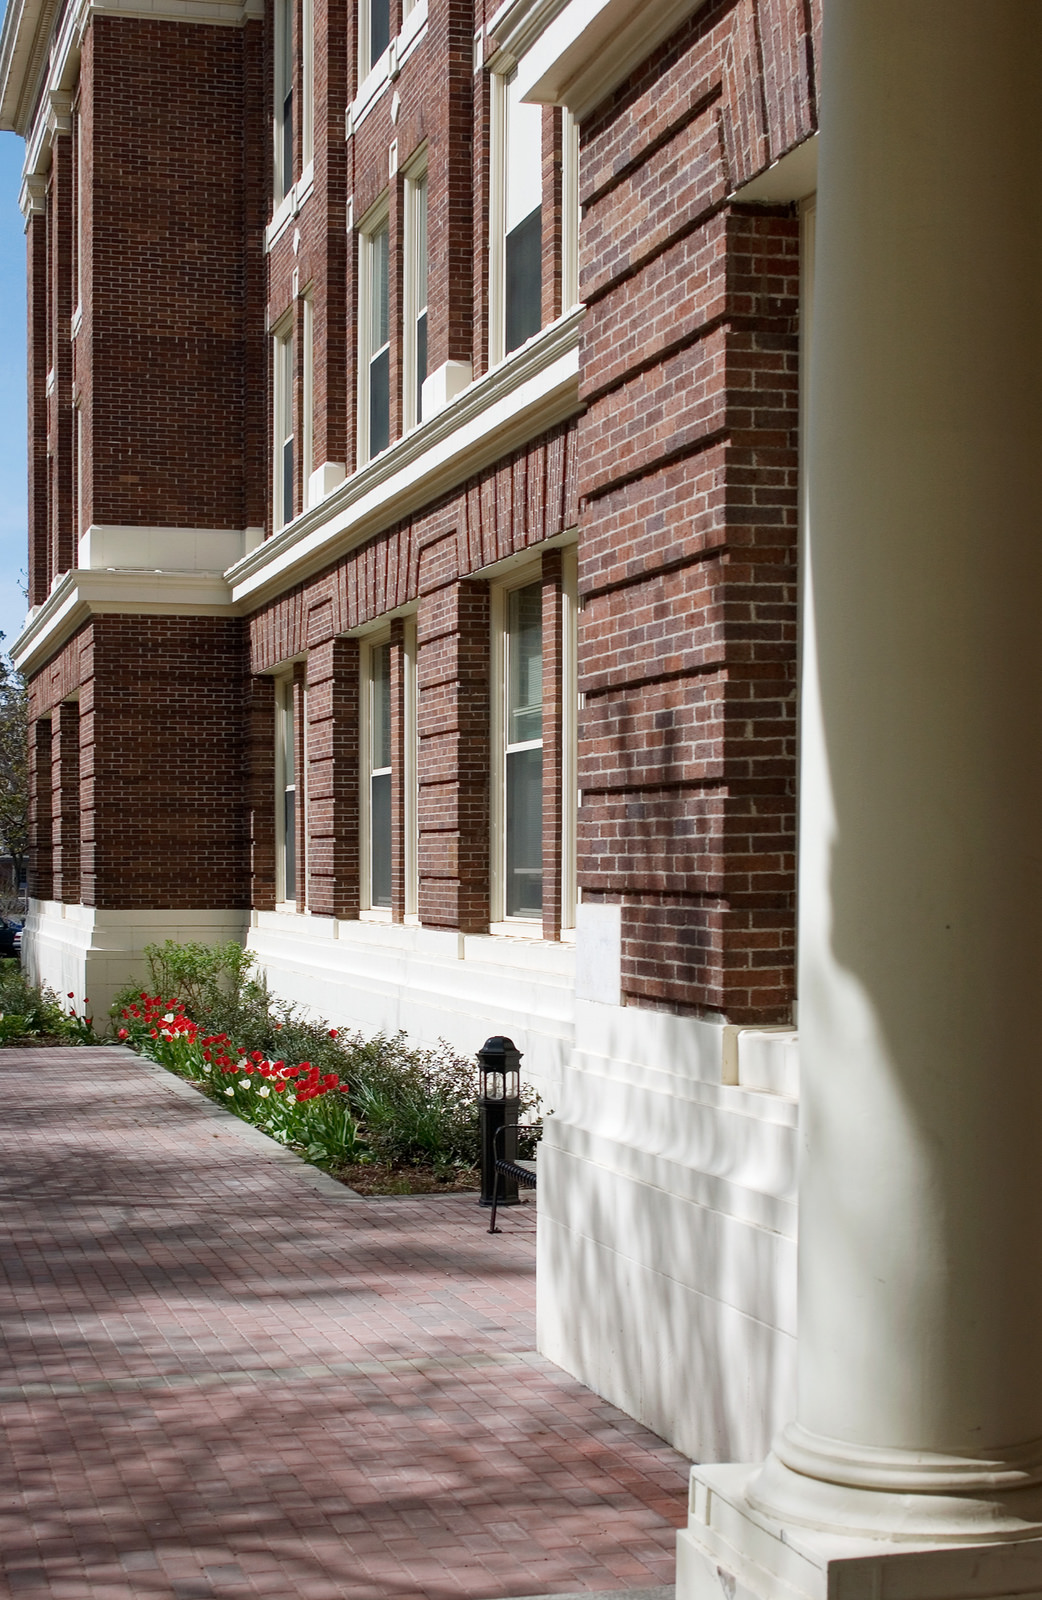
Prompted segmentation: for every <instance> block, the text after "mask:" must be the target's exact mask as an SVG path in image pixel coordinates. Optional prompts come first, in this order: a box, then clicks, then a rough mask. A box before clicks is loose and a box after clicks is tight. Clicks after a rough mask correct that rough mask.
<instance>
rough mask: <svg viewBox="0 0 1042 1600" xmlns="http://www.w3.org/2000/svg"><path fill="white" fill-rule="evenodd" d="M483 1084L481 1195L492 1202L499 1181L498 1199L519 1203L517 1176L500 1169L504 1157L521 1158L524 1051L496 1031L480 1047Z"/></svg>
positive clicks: (487, 1203) (505, 1203)
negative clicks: (498, 1164) (498, 1162)
mask: <svg viewBox="0 0 1042 1600" xmlns="http://www.w3.org/2000/svg"><path fill="white" fill-rule="evenodd" d="M478 1068H479V1073H480V1086H479V1092H478V1116H479V1119H480V1123H481V1199H480V1201H479V1204H480V1205H483V1206H490V1205H491V1204H492V1201H493V1198H494V1197H495V1193H496V1184H497V1182H498V1184H499V1199H498V1203H499V1205H501V1206H516V1205H517V1203H518V1197H517V1180H516V1178H511V1177H508V1176H507V1175H506V1173H502V1172H500V1173H497V1172H496V1160H497V1157H498V1159H499V1160H501V1161H513V1162H516V1160H517V1117H518V1111H519V1109H520V1103H521V1052H520V1050H518V1048H517V1046H516V1045H515V1044H514V1041H513V1039H505V1038H503V1037H502V1036H501V1035H499V1034H496V1035H495V1036H494V1037H493V1038H491V1039H486V1040H485V1043H484V1044H483V1045H482V1047H481V1049H480V1050H479V1051H478Z"/></svg>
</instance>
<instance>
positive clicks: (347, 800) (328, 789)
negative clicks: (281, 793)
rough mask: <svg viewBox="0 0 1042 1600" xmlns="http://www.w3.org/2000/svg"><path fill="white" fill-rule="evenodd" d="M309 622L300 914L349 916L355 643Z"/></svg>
mask: <svg viewBox="0 0 1042 1600" xmlns="http://www.w3.org/2000/svg"><path fill="white" fill-rule="evenodd" d="M314 620H315V622H316V623H317V626H316V627H315V628H314V633H313V637H314V638H315V643H314V644H313V645H312V647H311V649H310V650H309V651H308V659H307V685H308V702H307V703H308V741H307V756H308V759H307V775H306V804H307V816H308V888H307V897H308V898H307V903H308V910H309V911H313V912H315V913H317V915H319V916H323V917H357V915H358V906H359V860H358V837H359V835H358V785H359V766H358V763H359V743H358V730H359V679H358V672H359V666H358V640H357V639H334V638H333V637H332V636H331V635H330V634H329V633H328V631H327V629H326V627H325V625H324V624H323V622H322V621H321V618H319V617H316V618H315V619H314ZM269 792H270V793H274V777H273V779H272V786H271V789H270V791H269Z"/></svg>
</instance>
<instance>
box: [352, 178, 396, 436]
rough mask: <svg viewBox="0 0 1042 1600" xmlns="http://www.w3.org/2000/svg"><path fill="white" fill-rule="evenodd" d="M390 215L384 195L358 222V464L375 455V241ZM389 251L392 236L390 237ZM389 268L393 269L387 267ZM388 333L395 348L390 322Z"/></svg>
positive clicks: (390, 431) (389, 430) (389, 429)
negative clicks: (371, 380) (372, 377)
mask: <svg viewBox="0 0 1042 1600" xmlns="http://www.w3.org/2000/svg"><path fill="white" fill-rule="evenodd" d="M389 218H390V210H389V206H388V197H387V195H383V196H382V197H381V198H380V199H379V200H378V201H377V203H376V205H375V206H373V207H371V209H370V210H369V211H367V212H366V215H365V216H364V217H363V218H362V221H361V222H360V223H359V225H358V316H357V323H356V326H357V329H358V337H357V339H356V341H355V343H356V349H357V368H358V370H357V374H356V376H357V385H356V393H357V396H358V403H357V407H356V409H357V412H358V427H357V450H358V466H359V467H363V466H365V465H366V464H367V462H369V461H371V460H373V459H374V458H373V457H371V456H370V454H369V363H370V361H371V359H372V357H373V355H374V354H375V351H374V350H373V349H372V348H371V345H372V340H371V338H370V325H371V322H372V316H371V307H372V285H373V265H372V263H373V243H372V242H373V239H374V238H375V236H376V235H377V234H378V233H380V232H381V231H382V230H383V228H385V227H387V226H388V223H389ZM389 251H390V239H389V238H388V252H389ZM388 259H389V257H388ZM388 270H390V269H389V268H388ZM387 333H388V339H389V342H390V344H391V347H392V350H393V347H394V337H393V335H394V329H393V328H391V327H390V326H388V330H387ZM392 421H393V419H392ZM388 433H389V434H391V438H390V440H389V443H390V444H393V443H394V437H393V430H392V429H391V428H390V427H389V428H388ZM381 454H382V452H381Z"/></svg>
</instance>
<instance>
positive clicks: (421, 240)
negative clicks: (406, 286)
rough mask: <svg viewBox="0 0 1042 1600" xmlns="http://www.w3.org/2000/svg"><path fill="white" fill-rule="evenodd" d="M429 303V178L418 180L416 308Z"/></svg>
mask: <svg viewBox="0 0 1042 1600" xmlns="http://www.w3.org/2000/svg"><path fill="white" fill-rule="evenodd" d="M426 305H427V179H426V176H424V177H422V178H417V180H416V309H417V311H423V310H424V309H425V307H426Z"/></svg>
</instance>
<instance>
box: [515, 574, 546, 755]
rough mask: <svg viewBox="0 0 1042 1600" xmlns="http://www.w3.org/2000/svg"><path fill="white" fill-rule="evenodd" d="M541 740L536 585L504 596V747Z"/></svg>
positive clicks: (540, 646) (540, 648)
mask: <svg viewBox="0 0 1042 1600" xmlns="http://www.w3.org/2000/svg"><path fill="white" fill-rule="evenodd" d="M542 737H543V591H542V585H541V584H539V583H530V584H527V585H526V587H525V588H524V589H513V590H511V592H510V594H509V595H508V596H507V744H508V745H514V744H527V743H528V742H529V741H530V740H532V739H541V738H542Z"/></svg>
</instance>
